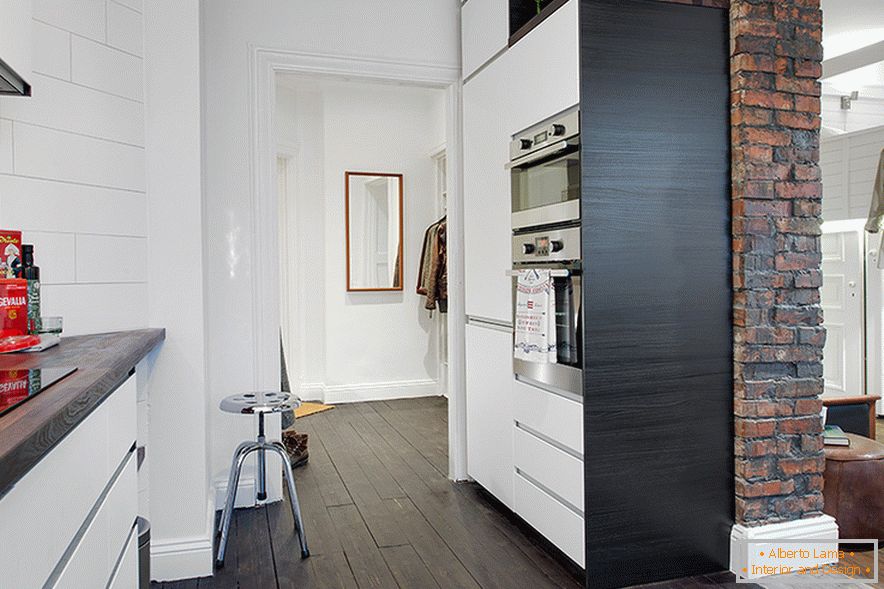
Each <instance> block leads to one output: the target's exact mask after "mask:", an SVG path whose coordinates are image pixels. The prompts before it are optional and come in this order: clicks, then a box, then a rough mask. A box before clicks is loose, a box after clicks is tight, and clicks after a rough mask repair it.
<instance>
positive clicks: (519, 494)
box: [514, 474, 585, 566]
mask: <svg viewBox="0 0 884 589" xmlns="http://www.w3.org/2000/svg"><path fill="white" fill-rule="evenodd" d="M514 487H515V489H514V491H515V505H516V509H515V511H516V513H518V514H519V516H521V518H522V519H524V520H525V521H526V522H528V523H529V524H531V526H533V527H534V529H536V530H537V531H538V532H540V533H541V534H543V536H544V537H545V538H546V539H547V540H549V541H550V542H552V543H553V544H554V545H555V546H556V547H558V549H559V550H561V551H562V552H564V553H565V554H566V555H568V557H569V558H571V559H572V560H573V561H574V562H576V563H577V564H579V565H580V566H584V564H583V563H584V552H585V541H584V523H583V518H582V517H580V516H579V515H578V514H576V513H575V512H574V511H572V510H571V509H569V508H567V507H565V506H564V505H563V504H561V503H560V502H558V501H557V500H556V499H554V498H553V497H552V496H550V495H548V494H547V493H546V492H545V491H543V490H542V489H540V488H539V487H538V486H536V485H535V484H534V483H532V482H531V481H529V480H527V479H526V478H524V477H523V476H521V475H519V474H516V476H515V484H514Z"/></svg>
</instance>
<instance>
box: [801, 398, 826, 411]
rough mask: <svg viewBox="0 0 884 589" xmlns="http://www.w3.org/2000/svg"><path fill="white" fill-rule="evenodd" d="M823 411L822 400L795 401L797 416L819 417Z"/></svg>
mask: <svg viewBox="0 0 884 589" xmlns="http://www.w3.org/2000/svg"><path fill="white" fill-rule="evenodd" d="M822 410H823V402H822V401H821V400H820V399H798V400H797V401H795V415H819V414H820V411H822Z"/></svg>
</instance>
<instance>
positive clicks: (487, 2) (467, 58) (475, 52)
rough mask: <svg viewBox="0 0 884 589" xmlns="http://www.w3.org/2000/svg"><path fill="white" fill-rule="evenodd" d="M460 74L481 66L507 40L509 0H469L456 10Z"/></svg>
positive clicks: (468, 73) (466, 75)
mask: <svg viewBox="0 0 884 589" xmlns="http://www.w3.org/2000/svg"><path fill="white" fill-rule="evenodd" d="M460 19H461V63H462V67H463V77H464V78H468V77H469V76H470V74H472V73H473V72H475V71H476V70H477V69H479V68H480V67H482V64H484V63H485V62H486V61H488V60H489V59H491V58H492V57H493V56H494V55H495V54H496V53H497V52H499V51H500V50H501V49H503V48H505V47H506V46H507V42H508V41H509V1H508V0H469V1H468V2H467V3H466V4H464V5H463V8H462V9H461V11H460Z"/></svg>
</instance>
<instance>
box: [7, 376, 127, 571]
mask: <svg viewBox="0 0 884 589" xmlns="http://www.w3.org/2000/svg"><path fill="white" fill-rule="evenodd" d="M135 411H136V391H135V378H134V376H132V377H129V378H128V380H126V381H125V382H124V383H123V384H121V385H120V386H119V387H118V388H117V389H116V390H115V391H114V392H112V393H111V394H110V396H109V397H108V398H106V399H105V400H104V401H103V402H102V403H101V404H100V405H98V407H96V408H95V410H94V411H92V413H90V414H89V415H88V416H87V417H86V418H85V419H84V420H83V421H82V422H81V423H79V424H78V425H77V426H76V427H75V428H74V429H73V430H72V431H71V432H70V433H69V434H68V435H67V436H66V437H65V438H64V439H62V440H61V442H59V443H58V445H57V446H55V447H54V448H53V449H52V450H51V451H49V453H48V454H46V456H44V457H43V458H42V459H41V460H40V462H38V463H37V464H36V465H35V466H34V467H33V468H32V469H31V470H30V471H29V472H27V473H26V474H25V475H24V476H23V477H22V478H21V479H20V480H18V481H17V482H16V484H15V486H14V487H12V489H11V490H10V491H9V492H8V493H7V494H6V495H4V496H3V497H0V521H2V522H3V525H2V526H0V546H2V547H3V550H0V571H2V576H0V587H3V588H5V587H15V588H16V589H29V588H39V587H44V586H45V585H46V584H47V582H48V585H49V586H51V587H105V586H106V585H107V583H108V581H109V579H110V577H111V574H112V572H113V570H114V565H115V564H116V562H117V561H118V558H119V556H120V555H121V554H122V552H123V550H124V548H125V545H126V542H127V540H128V533H129V531H130V530H131V528H132V526H133V525H134V524H135V518H136V516H137V510H138V489H137V477H136V469H137V467H136V459H135V452H134V450H133V447H134V444H135V433H136V432H135V425H134V422H135V417H134V416H135ZM121 586H122V585H121Z"/></svg>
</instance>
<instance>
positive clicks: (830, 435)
mask: <svg viewBox="0 0 884 589" xmlns="http://www.w3.org/2000/svg"><path fill="white" fill-rule="evenodd" d="M823 444H825V445H826V446H849V445H850V438H848V437H847V435H846V434H845V433H844V430H843V429H841V428H840V427H838V426H837V425H827V426H826V427H825V429H824V430H823Z"/></svg>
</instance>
